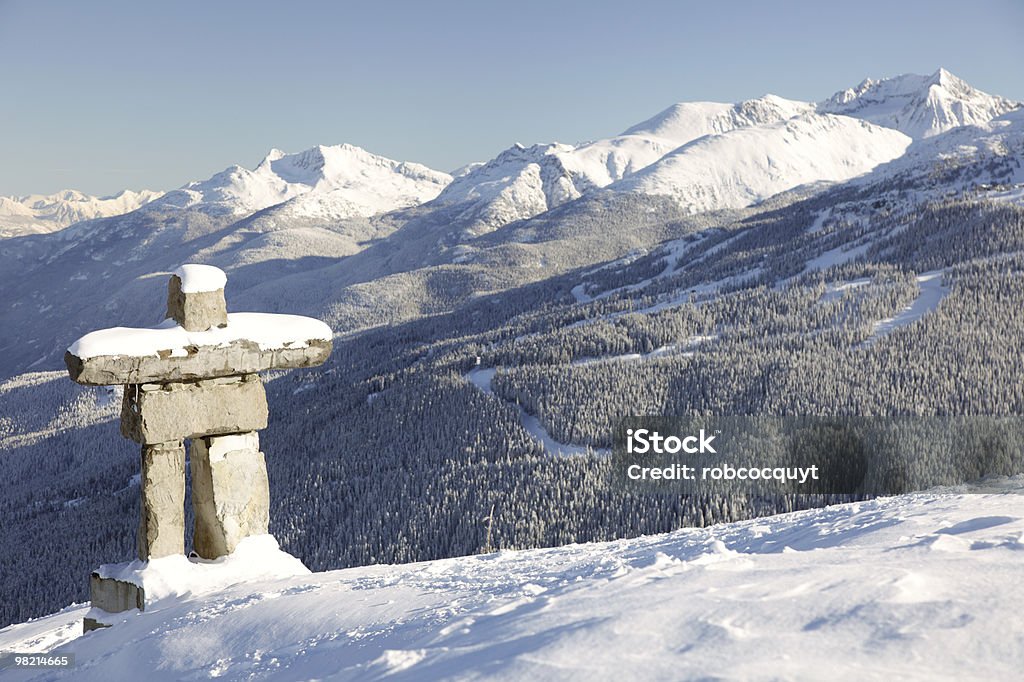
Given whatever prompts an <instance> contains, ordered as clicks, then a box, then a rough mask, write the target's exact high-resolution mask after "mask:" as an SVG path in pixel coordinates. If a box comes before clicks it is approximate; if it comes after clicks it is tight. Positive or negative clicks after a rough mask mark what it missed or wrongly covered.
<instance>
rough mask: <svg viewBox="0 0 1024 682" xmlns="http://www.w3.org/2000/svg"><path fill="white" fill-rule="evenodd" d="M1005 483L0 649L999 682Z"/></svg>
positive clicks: (543, 553) (152, 669)
mask: <svg viewBox="0 0 1024 682" xmlns="http://www.w3.org/2000/svg"><path fill="white" fill-rule="evenodd" d="M1022 486H1024V480H1021V479H1020V478H1017V479H1011V480H1009V481H1007V480H1005V479H1004V480H1003V481H1000V482H993V483H991V484H990V486H989V490H991V491H992V492H989V493H987V494H956V493H954V492H933V493H926V494H917V495H909V496H900V497H892V498H884V499H878V500H874V501H870V502H861V503H855V504H846V505H838V506H833V507H827V508H824V509H816V510H810V511H803V512H796V513H792V514H785V515H780V516H776V517H771V518H762V519H754V520H750V521H743V522H739V523H733V524H725V525H719V526H713V527H711V528H706V529H684V530H679V531H676V532H673V533H669V534H666V535H659V536H653V537H642V538H636V539H631V540H619V541H615V542H610V543H597V544H585V545H570V546H567V547H558V548H553V549H542V550H530V551H501V552H498V553H495V554H488V555H482V556H471V557H464V558H456V559H445V560H440V561H433V562H426V563H419V564H409V565H402V566H368V567H362V568H352V569H347V570H340V571H332V572H328V573H317V574H310V575H296V576H293V577H287V578H277V579H251V580H250V579H246V580H245V581H244V582H239V583H238V584H235V585H232V586H224V587H220V588H218V590H217V591H213V592H205V591H203V592H196V593H191V594H182V595H180V596H179V597H177V598H174V599H170V598H168V599H163V600H161V601H159V602H158V603H156V604H155V605H154V606H153V607H152V608H151V609H148V610H147V611H146V612H144V613H135V614H132V615H131V616H128V617H127V618H126V619H125V620H124V621H123V622H121V623H118V624H117V625H116V626H115V627H113V628H110V629H107V630H101V631H97V632H94V633H90V634H89V635H87V636H84V637H82V636H79V632H80V631H79V629H78V628H77V627H76V625H77V624H78V622H79V621H80V619H81V618H82V616H83V615H84V614H85V612H86V610H87V607H71V608H69V609H66V610H64V611H62V612H60V613H57V614H54V615H52V616H47V617H45V618H41V619H37V620H34V621H30V622H28V623H24V624H21V625H13V626H10V627H7V628H5V629H3V630H0V650H2V651H38V652H42V651H51V652H55V653H63V652H71V653H74V654H75V656H76V662H77V664H76V667H75V668H74V669H73V670H67V671H45V672H40V673H38V674H37V675H36V677H35V679H75V680H101V681H103V682H106V681H107V680H110V679H129V678H131V679H138V678H145V679H147V680H150V681H151V682H157V681H159V680H200V679H208V678H211V677H217V678H222V679H228V680H237V679H247V680H263V679H281V680H285V679H287V680H296V679H337V680H376V679H389V680H437V679H456V680H469V679H474V680H477V679H492V680H522V679H574V680H575V679H578V680H621V679H710V678H714V679H723V678H724V679H833V678H837V677H838V678H848V679H901V680H907V679H910V680H934V679H965V680H966V679H971V680H981V679H1017V678H1018V677H1019V672H1020V670H1021V669H1022V667H1024V647H1021V646H1020V634H1019V633H1020V630H1021V616H1020V614H1021V613H1022V612H1024V591H1021V590H1019V589H1016V585H1017V584H1018V583H1019V579H1020V561H1021V551H1022V550H1024V513H1022V512H1024V504H1022V499H1024V498H1022V497H1021V496H1020V494H1019V493H1020V492H1022ZM1014 493H1018V494H1014ZM264 549H265V548H264ZM175 579H177V576H176V577H175ZM7 677H8V678H9V679H32V676H31V675H30V674H21V673H17V674H14V673H8V674H7Z"/></svg>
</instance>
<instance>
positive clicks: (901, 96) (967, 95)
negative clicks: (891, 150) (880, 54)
mask: <svg viewBox="0 0 1024 682" xmlns="http://www.w3.org/2000/svg"><path fill="white" fill-rule="evenodd" d="M1020 106H1021V104H1020V102H1014V101H1012V100H1008V99H1005V98H1003V97H998V96H995V95H989V94H988V93H985V92H982V91H981V90H978V89H976V88H974V87H972V86H971V85H969V84H968V83H967V82H965V81H963V80H962V79H960V78H957V77H956V76H954V75H953V74H952V73H950V72H949V71H947V70H945V69H941V68H940V69H939V70H938V71H936V72H935V73H933V74H931V75H930V76H920V75H916V74H904V75H901V76H895V77H893V78H884V79H882V80H872V79H870V78H868V79H866V80H864V81H863V82H862V83H861V84H860V85H858V86H856V87H854V88H848V89H846V90H841V91H839V92H837V93H836V94H834V95H832V97H830V98H829V99H827V100H825V101H824V102H821V103H820V104H819V105H818V110H819V111H821V112H825V113H831V114H842V115H844V116H853V117H856V118H860V119H863V120H865V121H870V122H872V123H875V124H878V125H882V126H886V127H888V128H896V129H897V130H900V131H902V132H904V133H906V134H907V135H910V136H911V137H913V138H914V139H919V138H924V137H931V136H933V135H938V134H939V133H942V132H945V131H947V130H950V129H952V128H956V127H959V126H965V125H978V124H981V123H986V122H988V121H991V120H992V119H993V118H996V117H997V116H1000V115H1002V114H1005V113H1006V112H1008V111H1011V110H1013V109H1016V108H1017V107H1020Z"/></svg>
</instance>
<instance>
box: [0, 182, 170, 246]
mask: <svg viewBox="0 0 1024 682" xmlns="http://www.w3.org/2000/svg"><path fill="white" fill-rule="evenodd" d="M162 194H163V193H162V192H154V191H151V190H148V189H144V190H140V191H138V192H134V191H132V190H130V189H126V190H123V191H121V192H118V193H117V194H115V195H113V196H106V197H96V196H91V195H89V194H85V193H84V192H79V191H78V190H73V189H66V190H62V191H60V192H56V193H54V194H47V195H43V194H30V195H27V196H0V237H12V236H16V235H22V234H35V233H43V232H53V231H55V230H59V229H61V228H64V227H67V226H68V225H72V224H74V223H77V222H81V221H83V220H92V219H93V218H107V217H110V216H116V215H122V214H124V213H130V212H131V211H134V210H135V209H137V208H139V207H140V206H143V205H145V204H147V203H149V202H151V201H153V200H154V199H157V198H159V197H160V196H162Z"/></svg>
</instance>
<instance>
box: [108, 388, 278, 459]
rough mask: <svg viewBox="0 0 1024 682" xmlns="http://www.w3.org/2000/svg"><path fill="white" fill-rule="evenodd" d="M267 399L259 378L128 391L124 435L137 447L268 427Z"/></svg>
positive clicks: (122, 416)
mask: <svg viewBox="0 0 1024 682" xmlns="http://www.w3.org/2000/svg"><path fill="white" fill-rule="evenodd" d="M267 417H268V408H267V393H266V391H265V390H264V389H263V382H262V381H260V378H259V375H256V374H247V375H245V376H240V377H220V378H217V379H204V380H202V381H198V382H192V383H169V384H135V385H130V386H126V387H125V390H124V401H123V402H122V406H121V433H122V434H123V435H124V436H125V437H126V438H131V439H132V440H134V441H136V442H138V443H164V442H167V441H175V440H181V439H183V438H196V437H198V436H212V435H218V434H227V433H240V432H244V431H257V430H259V429H265V428H266V427H267Z"/></svg>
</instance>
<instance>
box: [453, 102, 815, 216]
mask: <svg viewBox="0 0 1024 682" xmlns="http://www.w3.org/2000/svg"><path fill="white" fill-rule="evenodd" d="M813 108H814V105H813V104H810V103H807V102H796V101H792V100H787V99H783V98H781V97H776V96H774V95H766V96H765V97H762V98H759V99H755V100H748V101H745V102H740V103H738V104H719V103H716V102H684V103H679V104H675V105H673V106H671V107H669V108H668V109H666V110H664V111H662V112H660V113H659V114H657V115H656V116H654V117H652V118H650V119H648V120H646V121H644V122H642V123H639V124H637V125H635V126H633V127H631V128H629V129H628V130H626V131H625V132H624V133H622V134H621V135H617V136H615V137H610V138H605V139H600V140H595V141H590V142H583V143H580V144H577V145H569V144H561V143H557V142H556V143H551V144H538V145H532V146H529V147H527V146H524V145H522V144H515V145H513V146H512V147H510V148H508V149H506V150H504V151H502V152H501V153H500V154H498V156H496V157H494V158H493V159H491V160H490V161H488V162H486V163H482V164H477V165H474V166H472V167H470V168H468V169H467V170H466V171H464V172H461V173H460V174H459V175H458V176H457V177H456V178H455V180H454V181H453V182H452V183H451V184H450V185H449V186H448V187H447V188H445V190H444V191H443V192H442V193H441V194H440V196H439V197H438V202H439V203H442V204H453V205H460V206H462V207H463V210H462V211H461V213H460V219H462V220H465V221H466V222H468V223H469V224H471V225H472V226H473V227H471V228H470V231H471V232H481V231H487V230H490V229H494V228H496V227H500V226H501V225H505V224H508V223H510V222H513V221H515V220H521V219H525V218H530V217H533V216H535V215H538V214H539V213H543V212H544V211H547V210H549V209H552V208H555V207H556V206H560V205H562V204H564V203H566V202H568V201H571V200H573V199H577V198H579V197H580V196H581V195H583V194H584V193H586V192H587V191H590V190H593V189H597V188H601V187H606V186H608V185H610V184H612V183H614V182H616V181H617V180H621V179H622V178H625V177H627V176H629V175H631V174H633V173H635V172H637V171H639V170H641V169H643V168H646V167H647V166H649V165H650V164H652V163H654V162H655V161H657V160H658V159H660V158H662V157H663V156H665V155H666V154H668V153H669V152H671V151H672V150H674V149H676V148H678V147H680V146H681V145H684V144H686V143H688V142H691V141H693V140H695V139H698V138H700V137H703V136H707V135H717V134H721V133H724V132H728V131H731V130H735V129H737V128H744V127H750V126H759V125H770V124H773V123H777V122H779V121H783V120H786V119H789V118H791V117H793V116H796V115H799V114H801V113H804V112H808V111H811V110H813Z"/></svg>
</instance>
